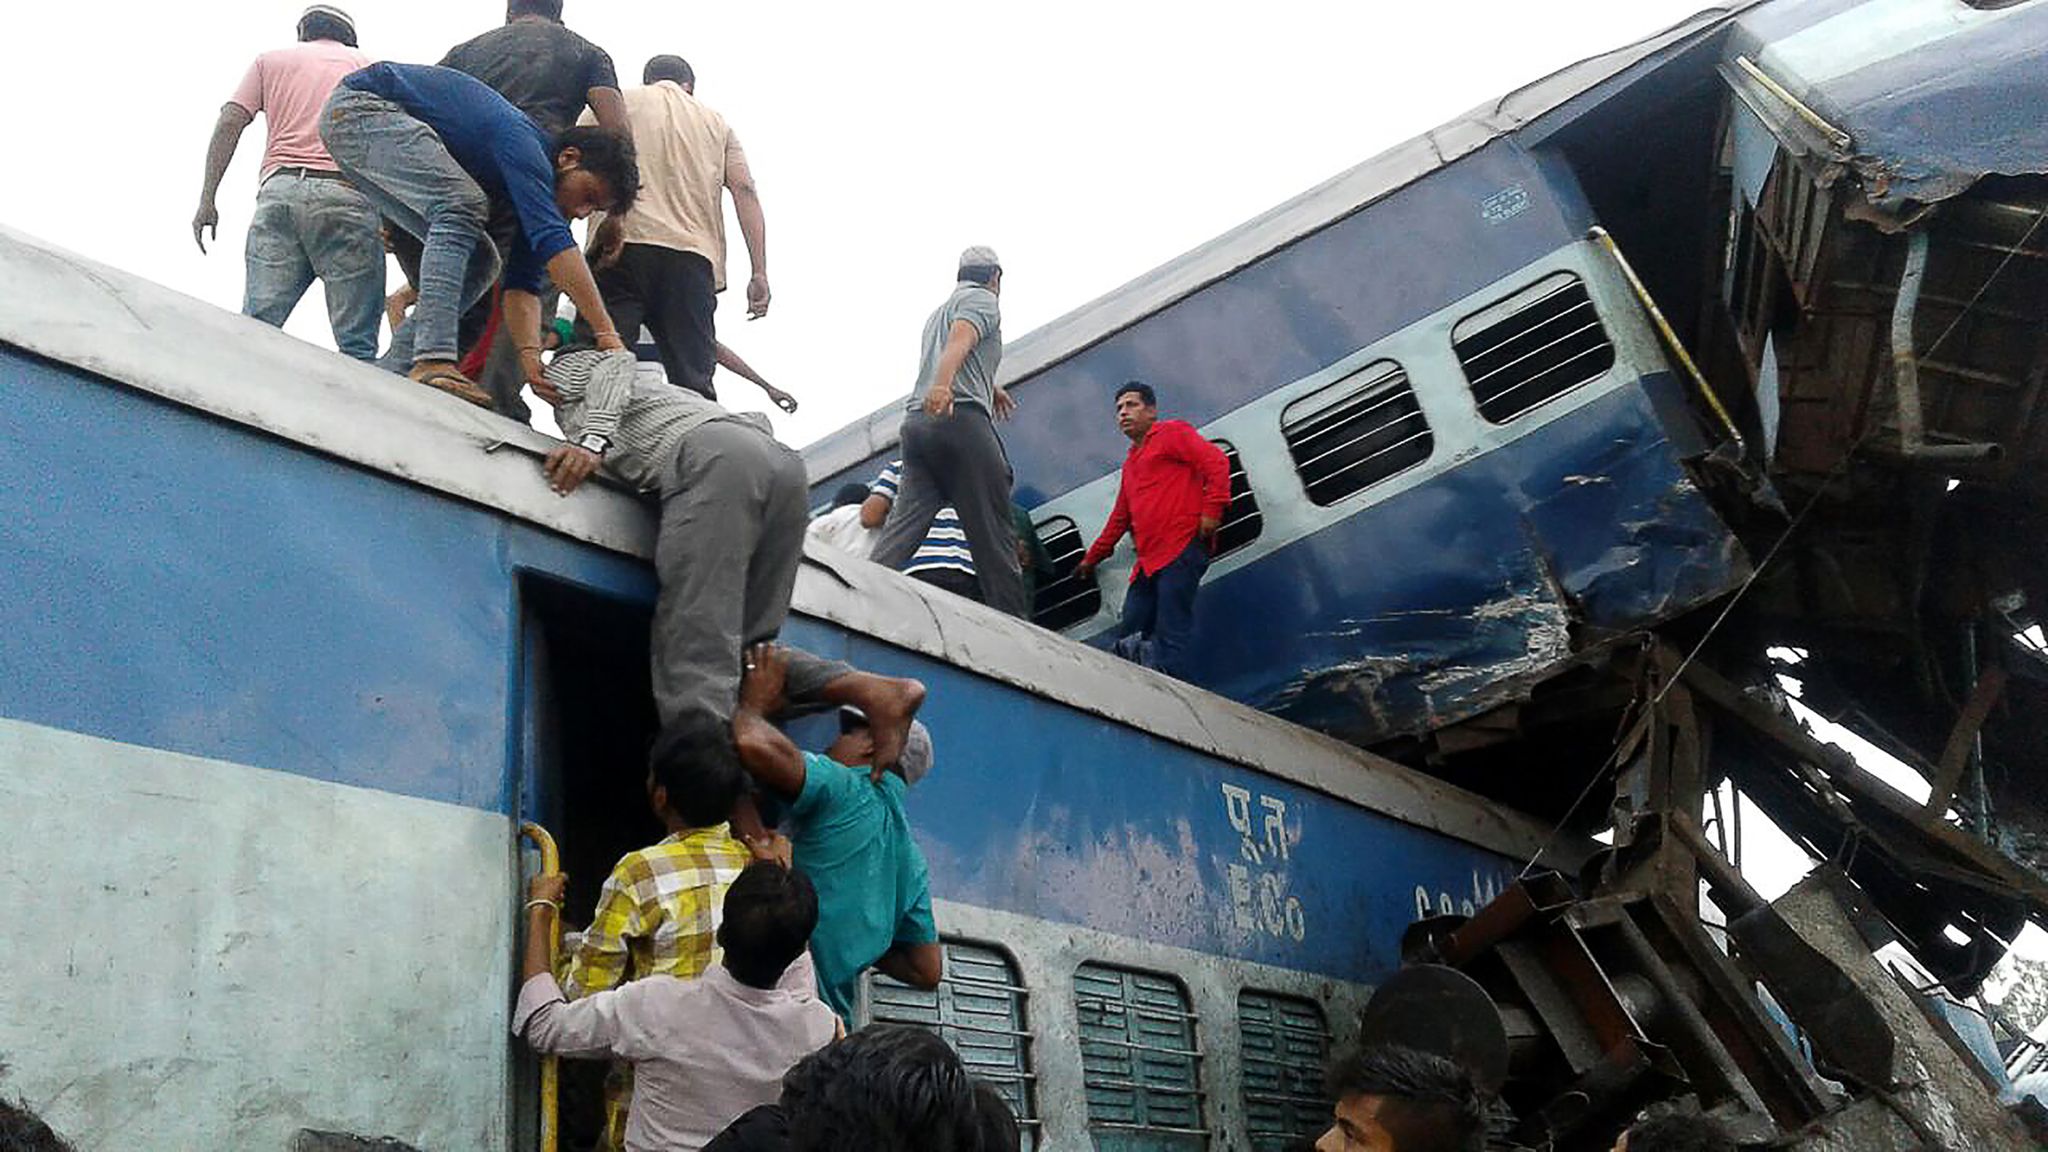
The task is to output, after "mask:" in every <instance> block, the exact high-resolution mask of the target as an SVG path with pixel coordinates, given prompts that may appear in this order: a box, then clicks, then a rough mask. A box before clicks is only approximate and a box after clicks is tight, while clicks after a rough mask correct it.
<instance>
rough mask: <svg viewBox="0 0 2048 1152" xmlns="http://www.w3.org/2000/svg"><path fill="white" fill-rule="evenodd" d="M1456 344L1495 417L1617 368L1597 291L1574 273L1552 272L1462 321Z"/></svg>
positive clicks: (1507, 416)
mask: <svg viewBox="0 0 2048 1152" xmlns="http://www.w3.org/2000/svg"><path fill="white" fill-rule="evenodd" d="M1451 347H1452V349H1453V350H1454V351H1456V352H1457V354H1458V363H1459V365H1461V366H1462V367H1463V368H1464V369H1465V379H1466V380H1467V381H1469V382H1470V383H1471V385H1472V398H1473V399H1474V400H1476V401H1478V403H1479V414H1480V415H1481V416H1484V417H1486V418H1487V419H1488V420H1491V421H1492V422H1494V423H1495V424H1505V423H1507V422H1508V421H1509V420H1512V419H1514V418H1515V417H1517V416H1520V415H1521V414H1522V413H1524V412H1527V411H1529V410H1530V409H1531V408H1534V407H1536V406H1537V405H1539V404H1541V403H1543V402H1544V401H1546V400H1550V399H1552V398H1554V397H1557V396H1561V395H1563V394H1564V393H1566V392H1569V391H1571V390H1572V389H1574V388H1577V387H1579V386H1580V385H1581V384H1587V383H1591V382H1592V381H1594V380H1597V379H1599V378H1600V376H1601V375H1602V374H1604V373H1605V372H1606V371H1607V370H1608V369H1609V368H1612V367H1614V345H1613V344H1612V343H1610V342H1609V341H1608V339H1607V333H1606V331H1605V330H1604V329H1603V328H1601V326H1600V313H1599V312H1598V311H1597V310H1595V309H1594V307H1593V298H1592V297H1591V296H1589V295H1587V294H1586V285H1585V283H1584V282H1583V281H1581V280H1580V279H1579V278H1578V277H1577V276H1574V275H1572V274H1571V273H1569V272H1558V273H1556V274H1554V275H1550V276H1546V277H1544V278H1543V279H1541V280H1538V281H1537V282H1536V283H1534V284H1531V285H1529V286H1528V287H1527V288H1524V289H1522V290H1521V291H1520V292H1517V293H1515V294H1514V295H1512V296H1510V297H1508V298H1507V299H1505V300H1501V301H1499V302H1497V303H1495V304H1493V305H1491V306H1489V307H1487V308H1486V309H1484V310H1483V311H1481V312H1479V313H1477V314H1475V315H1472V316H1467V317H1466V318H1465V319H1463V320H1460V321H1458V324H1457V326H1456V327H1454V328H1452V329H1451Z"/></svg>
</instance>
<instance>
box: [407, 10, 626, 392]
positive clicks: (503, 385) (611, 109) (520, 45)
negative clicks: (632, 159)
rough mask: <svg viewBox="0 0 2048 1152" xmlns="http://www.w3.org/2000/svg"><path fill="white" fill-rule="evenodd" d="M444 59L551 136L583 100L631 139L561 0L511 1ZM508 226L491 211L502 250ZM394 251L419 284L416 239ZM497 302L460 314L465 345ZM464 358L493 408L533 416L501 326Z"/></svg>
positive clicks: (598, 58)
mask: <svg viewBox="0 0 2048 1152" xmlns="http://www.w3.org/2000/svg"><path fill="white" fill-rule="evenodd" d="M441 66H442V67H443V68H453V69H455V70H456V71H457V72H465V73H468V74H469V75H471V76H474V77H476V78H477V79H478V80H481V81H483V82H484V83H485V84H487V85H489V86H490V87H491V88H493V89H495V90H496V91H497V93H498V95H500V96H503V97H504V98H505V99H507V100H509V101H511V102H512V106H513V107H515V108H517V109H519V110H520V111H521V112H524V113H526V114H527V116H529V117H531V118H532V120H533V122H534V123H535V124H538V125H540V128H541V131H543V132H546V133H547V134H548V135H549V137H550V138H552V137H554V136H556V135H559V134H560V133H561V132H562V130H563V129H565V128H568V127H570V126H572V125H574V124H575V123H576V120H577V118H578V117H579V116H581V115H582V114H583V107H584V105H586V104H587V105H589V106H590V111H591V114H592V115H593V116H595V117H596V119H597V126H598V127H600V128H603V129H604V130H606V131H607V132H610V133H612V134H613V135H615V136H623V137H625V138H626V139H628V140H630V139H632V136H633V129H632V127H631V125H629V124H628V123H627V122H626V102H625V99H624V97H622V96H621V95H620V94H619V76H618V72H617V71H616V70H615V69H613V67H612V58H611V56H610V54H608V53H607V52H605V50H604V49H602V48H599V47H598V46H597V45H595V44H592V43H591V42H590V41H588V40H585V39H584V38H583V37H581V36H578V35H577V34H576V33H574V32H571V31H570V30H569V29H568V28H566V27H564V26H563V25H562V0H510V2H509V3H508V4H506V6H505V23H504V25H503V26H501V27H498V28H493V29H491V30H490V31H489V32H486V33H484V34H483V35H481V36H477V37H475V38H473V39H470V40H465V41H463V42H462V43H460V44H457V45H456V46H455V47H453V48H450V49H449V50H448V54H447V55H446V56H444V57H442V58H441ZM511 230H512V222H511V220H510V219H508V218H505V217H503V216H502V214H494V215H493V216H492V218H491V220H490V223H489V226H488V231H489V232H490V234H491V239H492V240H493V241H494V242H496V243H497V245H498V248H499V250H500V251H503V250H504V249H505V246H506V244H507V243H508V242H509V241H510V239H511ZM396 231H397V230H394V232H396ZM392 254H393V255H395V256H397V257H398V265H399V267H400V268H402V269H404V270H405V274H406V279H407V280H408V281H410V282H412V283H414V284H417V283H418V279H419V277H418V265H419V251H418V245H417V244H415V243H413V242H412V241H411V237H409V236H404V235H394V236H393V243H392ZM557 299H558V297H557V296H556V294H555V293H554V292H552V291H549V292H547V293H545V294H543V295H542V297H541V309H542V317H541V318H542V320H543V327H545V321H547V320H551V319H552V318H553V317H554V309H555V303H556V301H557ZM494 307H495V296H490V297H486V298H485V299H484V300H482V301H481V302H479V303H478V304H477V306H476V307H475V308H474V309H472V310H471V311H470V313H469V314H468V315H467V316H464V317H463V319H462V347H464V348H470V347H472V345H473V344H474V343H475V342H476V341H478V339H479V338H480V337H481V336H482V335H483V334H484V333H485V332H486V331H488V329H489V323H490V319H491V315H492V312H493V310H494ZM475 355H476V353H474V352H472V353H471V356H472V357H474V356H475ZM465 363H467V364H469V365H470V368H471V371H473V372H474V373H475V377H476V381H477V383H479V384H481V385H483V387H484V390H485V391H487V392H489V393H490V394H491V407H492V408H493V409H495V410H496V411H498V412H500V413H502V414H504V415H506V416H510V417H511V418H512V419H514V420H517V421H519V422H520V423H522V424H524V423H526V421H527V418H528V417H529V416H530V415H531V412H530V411H529V410H528V408H527V406H526V401H525V399H524V398H523V397H522V396H521V391H522V389H524V388H525V386H526V376H525V373H524V372H523V371H521V369H520V367H519V350H518V349H517V348H515V347H514V346H513V343H512V339H511V334H510V330H509V329H508V328H507V327H506V326H505V325H503V324H502V323H501V324H499V325H498V329H497V334H496V335H495V336H494V337H492V339H491V342H490V348H489V352H488V354H487V356H486V358H485V359H484V360H483V362H482V364H481V366H477V365H476V364H475V363H474V361H473V360H466V361H465Z"/></svg>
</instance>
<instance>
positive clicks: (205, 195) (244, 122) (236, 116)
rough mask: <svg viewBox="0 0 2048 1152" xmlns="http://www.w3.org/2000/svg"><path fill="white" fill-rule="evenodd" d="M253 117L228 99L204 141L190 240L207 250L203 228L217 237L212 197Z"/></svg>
mask: <svg viewBox="0 0 2048 1152" xmlns="http://www.w3.org/2000/svg"><path fill="white" fill-rule="evenodd" d="M254 119H256V117H254V116H252V115H250V114H249V110H248V109H247V108H244V107H242V106H241V105H240V104H237V103H235V102H234V101H232V100H230V101H228V102H227V103H226V104H223V105H221V106H220V119H218V120H216V121H214V124H213V139H211V140H209V141H207V143H206V176H205V179H204V180H203V181H202V182H201V183H200V185H199V211H197V212H194V213H193V214H192V242H193V243H195V244H197V245H199V250H200V251H201V252H205V251H206V237H205V235H204V233H205V231H206V230H207V229H209V228H211V229H213V238H214V239H215V240H219V239H220V209H219V208H218V207H217V206H215V204H214V202H213V200H214V196H215V194H217V193H218V192H219V191H220V182H221V178H222V177H224V176H226V175H227V174H228V165H229V164H231V163H233V162H234V159H235V146H236V145H238V144H240V143H241V142H242V131H243V129H245V128H247V127H248V126H249V122H250V121H252V120H254Z"/></svg>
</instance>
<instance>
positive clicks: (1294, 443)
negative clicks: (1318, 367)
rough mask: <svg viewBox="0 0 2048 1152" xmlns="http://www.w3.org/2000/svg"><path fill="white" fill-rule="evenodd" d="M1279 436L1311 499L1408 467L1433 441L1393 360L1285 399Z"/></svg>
mask: <svg viewBox="0 0 2048 1152" xmlns="http://www.w3.org/2000/svg"><path fill="white" fill-rule="evenodd" d="M1280 434H1281V435H1282V436H1283V437H1285V438H1286V440H1287V451H1288V453H1289V454H1290V455H1292V456H1293V457H1294V470H1295V471H1296V472H1298V473H1300V474H1301V484H1302V487H1304V488H1306V489H1307V490H1308V498H1309V499H1310V500H1313V501H1315V502H1316V503H1317V504H1335V503H1336V502H1337V501H1339V500H1342V499H1343V498H1344V497H1346V496H1349V495H1351V494H1352V493H1354V492H1358V491H1362V490H1364V489H1365V488H1368V487H1370V486H1372V485H1374V484H1377V483H1379V482H1380V481H1382V480H1385V479H1386V478H1387V477H1389V476H1393V475H1395V474H1396V473H1399V472H1405V471H1407V470H1408V469H1410V468H1413V467H1414V466H1415V465H1417V464H1420V463H1422V462H1423V461H1425V460H1427V459H1429V454H1430V451H1431V450H1432V449H1433V448H1434V447H1435V443H1436V441H1435V437H1434V436H1432V435H1431V434H1430V431H1429V420H1428V418H1426V417H1425V416H1423V414H1422V406H1421V405H1420V404H1419V403H1417V402H1416V399H1415V388H1414V387H1413V386H1412V385H1411V384H1409V382H1408V373H1407V372H1405V371H1403V370H1402V368H1401V366H1400V365H1399V364H1396V363H1394V362H1393V361H1392V360H1375V361H1374V362H1372V363H1371V364H1368V365H1366V366H1365V367H1363V368H1360V369H1359V370H1358V371H1356V372H1353V373H1352V374H1350V375H1349V376H1345V377H1343V378H1342V379H1339V380H1335V381H1332V382H1331V383H1329V384H1325V385H1323V386H1322V387H1321V388H1318V389H1316V390H1315V391H1313V392H1311V393H1309V394H1308V395H1306V396H1303V397H1302V398H1301V399H1299V400H1296V401H1294V402H1293V403H1292V404H1289V405H1288V406H1287V407H1286V408H1284V409H1282V410H1281V412H1280Z"/></svg>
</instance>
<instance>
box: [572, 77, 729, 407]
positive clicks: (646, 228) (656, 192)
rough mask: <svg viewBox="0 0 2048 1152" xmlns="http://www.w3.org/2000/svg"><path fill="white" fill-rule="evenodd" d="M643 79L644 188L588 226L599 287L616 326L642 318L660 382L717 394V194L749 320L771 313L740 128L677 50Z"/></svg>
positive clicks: (632, 97) (638, 120)
mask: <svg viewBox="0 0 2048 1152" xmlns="http://www.w3.org/2000/svg"><path fill="white" fill-rule="evenodd" d="M641 80H642V83H643V84H644V85H645V87H641V88H633V89H629V90H628V91H627V92H626V93H625V100H626V119H627V121H628V122H629V123H630V124H631V125H632V128H633V147H634V148H635V149H636V150H637V151H638V152H639V155H640V172H641V180H642V188H641V193H640V198H639V200H637V201H636V202H635V203H634V205H633V209H632V211H630V212H627V213H624V214H622V215H616V216H607V217H606V218H605V219H604V220H603V221H601V222H599V223H598V224H597V225H596V226H595V227H594V228H593V229H592V232H591V240H590V250H591V253H592V255H593V257H594V259H595V261H596V265H597V268H598V277H597V287H598V291H599V292H601V293H603V295H604V301H605V308H606V310H608V311H609V312H610V313H611V314H612V319H614V320H615V321H617V322H618V323H619V325H620V330H621V331H635V330H637V329H638V328H639V326H640V325H641V324H642V323H645V324H646V325H647V327H648V329H649V331H651V332H653V333H654V344H655V347H656V348H657V349H659V350H660V352H661V364H662V368H663V370H665V371H666V372H667V373H668V380H669V383H671V384H675V385H679V386H681V387H684V388H688V389H690V390H691V391H693V392H697V393H700V394H702V395H703V396H705V397H706V398H707V399H713V400H715V399H717V398H718V393H717V390H716V389H715V388H714V387H713V385H712V382H711V374H712V371H713V370H714V369H715V368H716V367H717V364H718V333H717V327H716V325H715V323H714V317H715V315H716V313H717V311H718V293H720V292H722V291H724V290H725V202H724V196H725V193H727V192H730V193H732V206H733V213H734V215H736V216H738V217H739V222H740V235H741V237H742V238H744V239H745V241H746V244H747V257H748V259H749V261H750V262H751V263H752V266H753V273H752V275H751V276H750V277H749V278H748V280H747V316H748V318H749V319H758V318H759V317H762V316H765V315H767V314H768V297H769V293H768V223H767V218H766V217H765V216H764V215H763V214H762V211H761V197H760V194H759V192H758V191H757V190H756V189H755V187H754V177H753V173H752V171H751V170H749V169H748V167H747V154H746V152H745V151H744V150H743V149H741V147H740V139H739V136H738V135H737V134H736V133H734V132H733V130H732V126H731V125H729V124H727V123H726V122H725V117H723V116H721V115H719V114H718V113H717V112H716V111H715V110H713V109H712V108H711V107H710V106H709V105H706V104H703V103H701V102H699V101H698V99H697V96H696V92H697V74H696V72H694V71H693V70H692V69H691V68H690V65H689V62H688V61H686V60H684V59H683V58H682V57H680V56H656V57H655V58H654V59H652V60H649V61H648V62H647V68H646V71H645V72H643V73H642V75H641Z"/></svg>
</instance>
